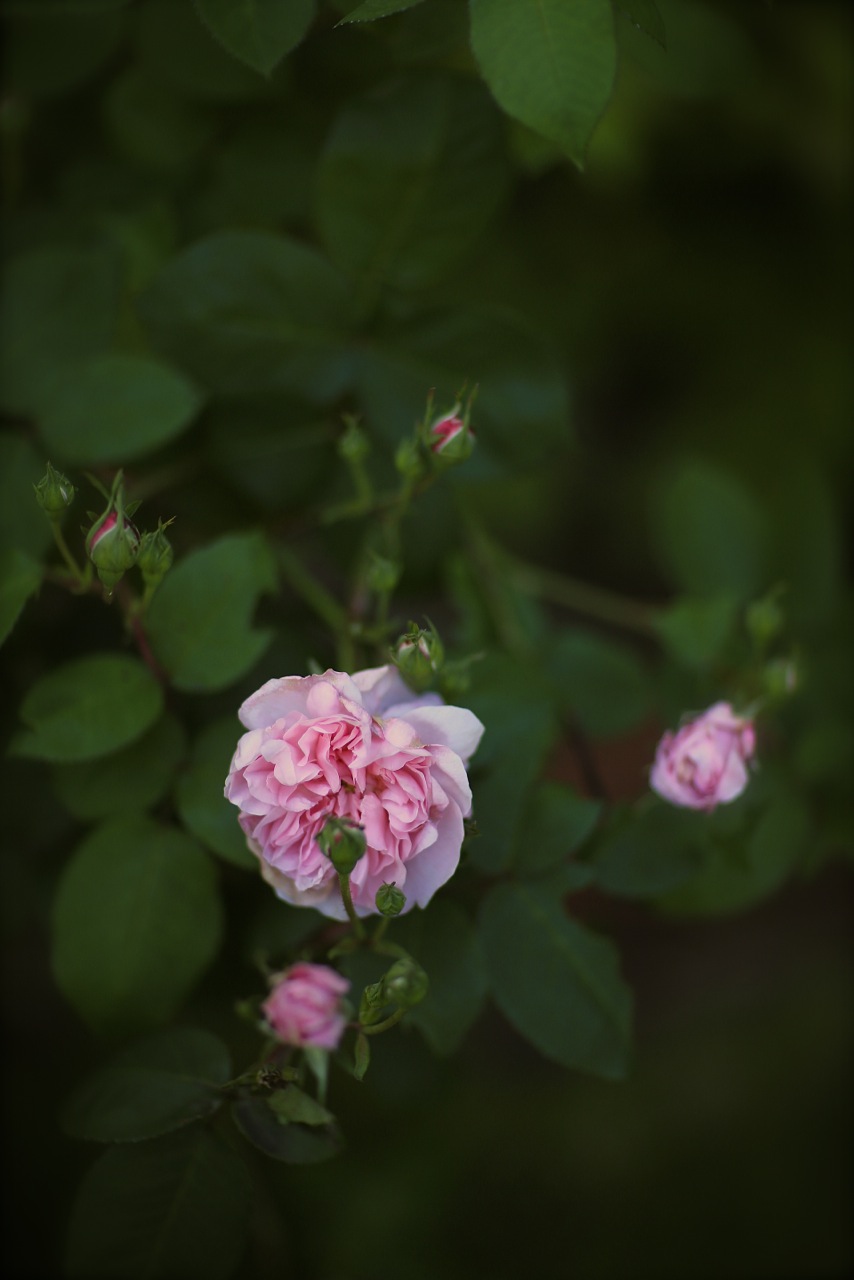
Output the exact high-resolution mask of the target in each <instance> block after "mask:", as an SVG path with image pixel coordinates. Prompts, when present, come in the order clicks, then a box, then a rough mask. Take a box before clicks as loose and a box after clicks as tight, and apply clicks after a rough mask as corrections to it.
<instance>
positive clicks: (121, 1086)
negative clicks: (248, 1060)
mask: <svg viewBox="0 0 854 1280" xmlns="http://www.w3.org/2000/svg"><path fill="white" fill-rule="evenodd" d="M230 1075H231V1062H230V1059H229V1056H228V1050H227V1049H226V1048H225V1045H224V1044H222V1042H221V1041H219V1040H217V1038H216V1037H215V1036H212V1035H210V1034H209V1032H207V1031H195V1030H191V1029H188V1028H179V1029H177V1030H172V1031H164V1032H161V1033H160V1034H159V1035H155V1036H151V1037H150V1038H149V1039H147V1040H143V1041H140V1043H138V1044H136V1045H133V1046H132V1047H131V1048H129V1049H125V1050H124V1052H122V1053H120V1054H118V1055H117V1056H116V1057H115V1058H114V1059H113V1060H112V1062H110V1063H108V1064H107V1065H106V1066H105V1067H102V1068H101V1070H100V1071H97V1072H95V1073H94V1075H91V1076H89V1078H88V1079H86V1080H84V1081H82V1083H81V1084H79V1085H78V1086H77V1088H76V1089H75V1090H74V1092H73V1093H72V1095H71V1097H70V1098H69V1099H68V1101H67V1102H66V1104H65V1106H64V1107H63V1109H62V1127H63V1129H64V1130H65V1132H66V1133H67V1134H68V1135H69V1136H70V1137H72V1138H83V1139H85V1140H87V1141H90V1142H137V1141H139V1140H140V1139H142V1138H156V1137H159V1136H160V1134H162V1133H168V1132H169V1131H170V1130H172V1129H178V1128H180V1127H181V1126H182V1125H185V1124H190V1123H191V1122H192V1121H194V1120H201V1119H203V1117H205V1116H209V1115H211V1114H212V1113H213V1112H214V1111H216V1110H217V1108H218V1107H219V1106H220V1105H221V1104H222V1102H223V1094H222V1089H221V1086H222V1085H224V1084H226V1082H227V1081H228V1079H229V1077H230Z"/></svg>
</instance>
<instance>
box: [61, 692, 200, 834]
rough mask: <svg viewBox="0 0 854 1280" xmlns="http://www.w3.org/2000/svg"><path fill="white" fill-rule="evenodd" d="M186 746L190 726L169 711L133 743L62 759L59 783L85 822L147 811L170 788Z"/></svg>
mask: <svg viewBox="0 0 854 1280" xmlns="http://www.w3.org/2000/svg"><path fill="white" fill-rule="evenodd" d="M184 748H185V742H184V731H183V729H182V728H181V725H180V723H179V722H178V721H177V720H176V719H175V718H174V716H171V715H168V714H167V715H165V716H161V717H160V719H159V720H158V721H157V723H156V724H154V725H153V726H152V727H151V728H150V729H148V730H147V731H146V732H145V733H144V734H143V735H142V737H141V738H137V740H136V741H135V742H132V743H131V744H130V746H128V747H123V748H122V749H120V750H118V751H111V752H110V753H109V754H108V755H106V756H104V757H102V758H101V759H98V760H89V761H85V762H83V763H80V764H59V765H56V766H55V768H54V770H53V782H54V786H55V787H56V790H57V794H58V795H59V798H60V800H61V801H62V803H63V804H64V805H65V807H66V809H67V810H68V811H69V813H73V814H74V816H75V818H80V819H82V820H83V821H84V822H91V821H93V820H95V819H98V818H106V817H109V816H110V814H114V813H115V814H119V813H121V814H126V813H131V812H133V811H135V810H136V811H142V810H144V809H148V808H150V807H151V805H153V804H156V803H157V801H158V800H160V799H161V797H162V796H164V795H165V794H166V792H167V791H168V790H169V788H170V787H171V785H172V780H173V778H174V777H175V775H176V773H177V771H178V766H179V764H180V762H181V758H182V756H183V754H184Z"/></svg>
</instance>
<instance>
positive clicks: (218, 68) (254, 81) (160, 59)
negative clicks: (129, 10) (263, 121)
mask: <svg viewBox="0 0 854 1280" xmlns="http://www.w3.org/2000/svg"><path fill="white" fill-rule="evenodd" d="M232 7H234V6H232ZM240 7H242V6H240ZM138 8H139V12H138V14H137V15H135V16H136V18H137V33H136V60H137V63H138V65H139V67H140V70H141V71H143V72H144V74H145V75H146V76H151V77H152V79H155V80H160V81H161V82H164V83H165V84H166V85H168V86H169V88H170V89H174V90H177V92H178V93H179V94H180V95H181V96H182V97H186V98H194V99H200V100H201V101H208V102H214V103H219V102H229V103H231V102H243V101H252V100H257V99H259V98H261V99H263V98H269V97H270V96H271V94H272V93H273V89H272V87H271V85H270V82H269V81H268V80H266V79H264V78H263V77H261V76H259V75H258V74H257V73H256V72H255V71H253V70H251V69H250V68H249V67H247V66H246V65H245V64H244V63H242V62H240V61H238V59H237V58H235V57H233V56H232V55H231V54H230V53H227V52H226V50H225V49H224V48H223V46H222V45H221V44H220V43H219V41H218V40H212V39H211V35H210V31H208V30H206V28H205V27H204V26H203V25H202V23H201V22H200V21H199V18H198V15H197V13H196V12H195V11H194V9H193V6H192V4H190V3H189V0H181V3H180V4H176V3H175V0H145V4H142V5H139V6H138Z"/></svg>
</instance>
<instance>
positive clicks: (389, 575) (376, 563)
mask: <svg viewBox="0 0 854 1280" xmlns="http://www.w3.org/2000/svg"><path fill="white" fill-rule="evenodd" d="M367 581H368V586H369V587H370V589H371V591H376V592H378V593H379V594H381V595H390V594H391V592H392V591H394V589H395V587H396V586H397V584H398V582H399V581H400V565H399V564H398V563H397V562H396V561H395V560H386V558H385V556H377V555H375V556H374V557H373V558H372V560H371V563H370V565H369V566H368V574H367Z"/></svg>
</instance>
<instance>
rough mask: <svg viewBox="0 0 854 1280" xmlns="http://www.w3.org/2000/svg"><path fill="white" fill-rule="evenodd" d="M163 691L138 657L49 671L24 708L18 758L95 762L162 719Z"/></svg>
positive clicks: (83, 661)
mask: <svg viewBox="0 0 854 1280" xmlns="http://www.w3.org/2000/svg"><path fill="white" fill-rule="evenodd" d="M162 707H163V693H162V690H161V688H160V685H159V684H158V683H157V681H156V680H155V679H154V676H153V675H152V674H151V672H150V671H149V670H148V668H147V667H146V666H144V665H143V663H141V662H140V661H139V660H138V659H137V658H131V657H129V656H127V655H125V654H117V653H99V654H92V655H90V656H89V657H86V658H77V659H75V661H73V662H67V663H65V664H64V665H63V666H61V667H57V668H55V669H54V670H53V671H49V672H48V673H47V675H44V676H42V678H41V679H40V680H39V681H37V683H36V684H34V685H33V687H32V689H30V691H29V693H28V694H27V696H26V697H25V698H24V701H23V703H22V705H21V719H22V720H23V722H24V724H25V725H26V726H27V728H26V729H25V730H24V732H23V733H20V734H19V735H18V736H17V737H16V738H15V739H14V740H13V742H12V748H11V749H12V751H13V752H14V754H16V755H21V756H29V757H30V758H31V759H34V760H50V761H52V762H53V763H69V762H71V761H80V760H94V759H96V758H97V757H99V756H104V755H106V754H107V753H108V752H110V751H117V750H119V749H120V748H121V747H125V746H127V745H128V743H130V742H133V741H135V739H137V738H139V737H141V735H142V734H143V733H145V731H146V729H148V728H149V727H150V726H151V725H152V724H153V723H154V721H155V720H156V719H157V718H158V716H159V715H160V712H161V709H162Z"/></svg>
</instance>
